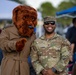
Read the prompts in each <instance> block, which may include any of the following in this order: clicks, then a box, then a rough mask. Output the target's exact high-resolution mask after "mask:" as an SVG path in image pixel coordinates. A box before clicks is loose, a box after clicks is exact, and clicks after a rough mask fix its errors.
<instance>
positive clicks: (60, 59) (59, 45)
mask: <svg viewBox="0 0 76 75" xmlns="http://www.w3.org/2000/svg"><path fill="white" fill-rule="evenodd" d="M43 22H44V24H43V27H44V30H45V34H44V35H42V36H41V37H39V38H37V39H35V40H34V42H33V43H32V45H31V53H30V56H31V61H32V64H33V67H34V69H35V71H36V74H37V75H67V70H66V69H67V67H66V66H67V65H68V62H69V55H70V50H71V48H70V42H69V41H68V40H67V39H66V38H63V37H62V36H60V35H59V34H57V33H55V28H56V18H55V17H53V16H46V17H45V18H44V19H43Z"/></svg>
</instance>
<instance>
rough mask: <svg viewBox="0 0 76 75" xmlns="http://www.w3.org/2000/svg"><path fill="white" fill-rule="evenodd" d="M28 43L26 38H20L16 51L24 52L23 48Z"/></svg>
mask: <svg viewBox="0 0 76 75" xmlns="http://www.w3.org/2000/svg"><path fill="white" fill-rule="evenodd" d="M26 41H27V39H26V38H20V39H19V40H18V41H17V42H16V50H17V51H18V52H20V51H22V50H23V47H24V45H25V42H26Z"/></svg>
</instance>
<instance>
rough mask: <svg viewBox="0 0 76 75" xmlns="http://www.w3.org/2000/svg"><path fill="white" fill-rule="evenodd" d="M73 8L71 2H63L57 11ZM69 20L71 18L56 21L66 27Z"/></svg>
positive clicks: (68, 0) (67, 0)
mask: <svg viewBox="0 0 76 75" xmlns="http://www.w3.org/2000/svg"><path fill="white" fill-rule="evenodd" d="M73 6H75V4H74V3H73V2H72V1H70V0H66V1H63V2H61V3H60V4H59V6H58V8H57V11H62V10H66V9H68V8H71V7H73ZM71 19H72V18H68V17H62V18H59V19H58V22H61V23H62V24H63V25H66V24H70V23H71Z"/></svg>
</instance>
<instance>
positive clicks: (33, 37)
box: [30, 34, 36, 42]
mask: <svg viewBox="0 0 76 75" xmlns="http://www.w3.org/2000/svg"><path fill="white" fill-rule="evenodd" d="M35 39H36V35H35V34H33V35H32V36H31V37H30V40H31V42H33V41H34V40H35Z"/></svg>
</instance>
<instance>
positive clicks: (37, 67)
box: [30, 42, 44, 74]
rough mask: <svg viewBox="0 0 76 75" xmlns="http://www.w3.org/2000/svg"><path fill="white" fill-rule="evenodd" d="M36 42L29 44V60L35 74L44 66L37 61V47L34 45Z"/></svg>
mask: <svg viewBox="0 0 76 75" xmlns="http://www.w3.org/2000/svg"><path fill="white" fill-rule="evenodd" d="M36 45H37V43H36V42H34V43H33V44H32V46H31V54H30V56H31V61H32V64H33V67H34V69H35V71H36V73H37V74H39V73H40V72H41V71H42V70H43V69H44V68H43V66H42V65H41V64H40V62H39V60H38V59H39V57H38V54H37V47H36Z"/></svg>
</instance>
